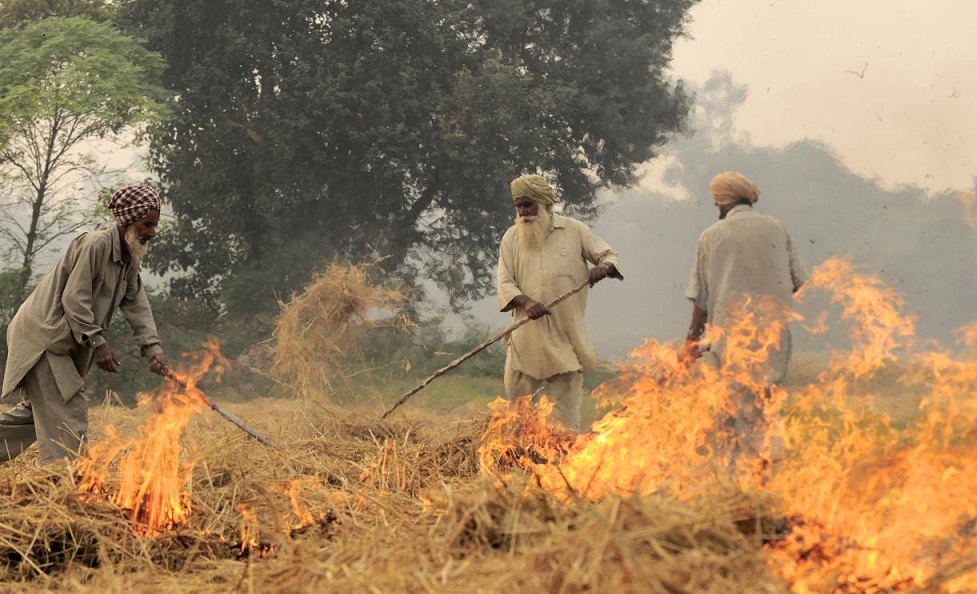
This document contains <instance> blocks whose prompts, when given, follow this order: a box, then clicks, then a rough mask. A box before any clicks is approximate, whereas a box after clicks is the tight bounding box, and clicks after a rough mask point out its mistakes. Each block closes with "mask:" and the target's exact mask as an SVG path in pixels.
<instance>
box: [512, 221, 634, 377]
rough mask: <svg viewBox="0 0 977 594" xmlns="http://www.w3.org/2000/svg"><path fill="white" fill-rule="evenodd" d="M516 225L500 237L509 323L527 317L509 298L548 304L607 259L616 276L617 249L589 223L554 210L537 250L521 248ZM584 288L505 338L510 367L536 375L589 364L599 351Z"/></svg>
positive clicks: (619, 266)
mask: <svg viewBox="0 0 977 594" xmlns="http://www.w3.org/2000/svg"><path fill="white" fill-rule="evenodd" d="M516 233H517V229H516V227H515V226H513V227H511V228H510V229H509V230H508V231H506V233H505V235H503V236H502V242H501V245H500V247H499V265H498V273H497V277H496V288H497V291H498V299H499V309H500V310H501V311H503V312H505V311H510V310H511V311H512V321H513V323H515V322H519V321H520V320H522V319H524V318H526V312H525V311H523V310H522V308H519V307H514V304H513V302H512V300H513V299H514V298H516V297H518V296H519V295H525V296H527V297H530V298H532V299H534V300H536V301H539V302H540V303H544V304H545V303H549V302H550V301H552V300H554V299H556V298H557V297H559V296H560V295H562V294H563V293H565V292H567V291H569V290H571V289H574V288H576V287H578V286H580V285H581V284H582V283H584V282H585V281H586V280H587V271H588V269H589V266H588V262H589V263H592V264H611V265H613V266H614V268H615V269H616V271H617V272H616V275H618V276H620V272H621V262H620V260H619V258H618V254H617V253H616V252H614V251H613V250H612V249H611V247H610V246H609V245H608V244H607V242H605V241H604V240H603V239H601V238H600V237H598V236H597V234H595V233H594V232H593V231H592V230H591V229H590V227H588V226H587V225H585V224H583V223H581V222H579V221H577V220H574V219H571V218H569V217H564V216H561V215H553V216H552V220H551V223H550V230H549V233H548V234H547V235H546V237H545V239H544V240H543V244H542V246H541V248H540V249H539V250H538V251H537V250H533V251H530V250H523V249H522V248H521V247H520V245H519V242H518V238H517V235H516ZM586 308H587V289H583V290H582V291H580V292H579V293H577V294H575V295H573V296H572V297H570V298H569V299H567V300H565V301H563V302H562V303H560V304H559V305H557V306H555V307H554V308H553V309H552V313H551V315H548V316H543V317H542V318H539V319H537V320H533V321H532V322H529V323H528V324H524V325H523V326H522V327H520V328H518V329H517V330H516V331H514V332H513V333H512V334H510V335H509V336H508V338H507V340H506V344H507V350H506V356H507V357H508V359H509V363H510V365H511V366H512V368H513V369H515V370H516V371H520V372H522V373H525V374H526V375H529V376H530V377H533V378H535V379H540V380H542V379H547V378H549V377H552V376H554V375H557V374H560V373H567V372H571V371H579V370H582V369H588V368H590V367H592V366H593V365H594V364H595V363H596V362H597V354H596V352H595V350H594V346H593V342H592V341H591V339H590V334H589V333H588V332H587V327H586V325H585V324H584V313H585V311H586Z"/></svg>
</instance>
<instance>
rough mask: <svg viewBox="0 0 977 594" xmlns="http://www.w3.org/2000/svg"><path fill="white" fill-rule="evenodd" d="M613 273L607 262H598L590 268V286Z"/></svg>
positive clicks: (588, 277) (588, 274)
mask: <svg viewBox="0 0 977 594" xmlns="http://www.w3.org/2000/svg"><path fill="white" fill-rule="evenodd" d="M610 273H611V267H610V266H609V265H607V264H598V265H597V266H594V267H593V268H591V269H590V270H588V271H587V280H588V281H590V286H591V287H592V286H594V285H596V284H597V283H598V282H599V281H602V280H604V279H605V278H607V276H608V275H609V274H610Z"/></svg>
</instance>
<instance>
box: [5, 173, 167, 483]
mask: <svg viewBox="0 0 977 594" xmlns="http://www.w3.org/2000/svg"><path fill="white" fill-rule="evenodd" d="M108 207H109V210H111V211H112V214H113V215H114V217H115V220H116V226H114V227H111V228H109V229H103V230H100V231H94V232H91V233H83V234H81V235H79V236H78V237H77V238H75V239H74V240H73V241H72V242H71V244H70V245H69V246H68V249H67V250H66V251H65V253H64V255H63V256H62V257H61V260H60V261H59V262H58V263H57V265H55V267H54V268H53V269H52V270H51V271H50V272H48V273H47V275H45V276H44V278H42V279H41V281H40V283H38V285H37V287H36V288H35V289H34V291H33V292H32V293H31V294H30V296H29V297H27V299H26V300H25V301H24V303H23V304H21V306H20V309H18V310H17V313H16V314H15V315H14V318H13V320H11V322H10V326H9V327H8V329H7V346H8V352H9V354H8V356H7V367H6V371H5V374H4V378H3V392H2V394H0V397H2V398H3V399H10V398H12V397H13V395H14V394H17V393H19V394H20V399H21V401H20V403H19V404H17V405H16V406H15V407H14V408H13V409H11V410H10V411H8V412H5V413H2V414H0V461H7V460H11V459H13V458H15V457H17V456H18V455H19V454H20V453H21V452H22V451H23V450H24V449H26V448H27V447H28V446H30V445H31V444H32V443H34V442H35V441H37V442H38V448H39V450H40V458H41V462H42V463H45V464H47V463H51V462H55V461H58V460H61V459H64V458H68V457H70V456H73V455H76V454H79V453H80V452H81V451H82V450H83V448H84V445H85V435H86V433H87V431H88V398H87V396H86V395H85V376H86V375H87V374H88V371H89V369H90V368H91V366H92V364H93V363H94V364H95V365H97V366H98V367H100V368H101V369H103V370H104V371H108V372H110V373H114V372H116V371H118V364H119V363H118V359H117V358H116V355H115V352H114V351H113V350H112V347H111V346H109V343H108V342H107V340H106V338H105V333H106V331H107V329H108V327H109V323H110V321H111V319H112V315H113V313H115V310H116V308H118V309H120V310H121V311H122V314H123V315H124V316H125V318H126V321H127V322H128V323H129V326H130V327H131V328H132V334H133V337H134V338H135V340H136V343H137V344H138V345H139V348H140V351H141V353H142V356H143V357H146V358H148V359H149V361H150V363H149V368H150V370H151V371H153V372H155V373H161V372H162V370H163V369H165V367H166V357H165V356H164V355H163V349H162V347H161V346H160V342H159V337H158V335H157V332H156V323H155V321H154V320H153V312H152V310H151V309H150V306H149V300H148V299H147V298H146V291H145V289H144V287H143V284H142V280H141V279H140V278H139V264H140V262H141V261H142V259H143V257H144V256H145V255H146V253H147V251H148V249H149V241H150V240H151V239H153V238H154V237H155V236H156V226H157V224H158V223H159V213H160V199H159V195H158V194H157V193H156V191H155V190H153V189H152V188H149V187H145V186H130V187H126V188H122V189H121V190H118V191H117V192H115V193H114V194H113V195H112V198H111V200H110V201H109V204H108Z"/></svg>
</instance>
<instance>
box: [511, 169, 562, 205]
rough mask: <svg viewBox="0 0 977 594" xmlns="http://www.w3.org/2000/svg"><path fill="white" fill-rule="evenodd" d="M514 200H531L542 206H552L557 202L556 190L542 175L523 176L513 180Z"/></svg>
mask: <svg viewBox="0 0 977 594" xmlns="http://www.w3.org/2000/svg"><path fill="white" fill-rule="evenodd" d="M510 187H511V188H512V200H513V202H515V201H516V200H518V199H519V198H529V199H530V200H532V201H533V202H535V203H537V204H541V205H542V206H546V207H549V206H552V205H553V203H554V202H556V190H554V189H553V186H551V185H550V184H549V183H547V182H546V180H545V179H544V178H543V176H541V175H521V176H519V177H517V178H516V179H514V180H512V184H510Z"/></svg>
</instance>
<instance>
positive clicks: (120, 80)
mask: <svg viewBox="0 0 977 594" xmlns="http://www.w3.org/2000/svg"><path fill="white" fill-rule="evenodd" d="M162 66H163V64H162V61H161V59H160V56H159V55H158V54H155V53H153V52H150V51H147V50H146V49H144V48H143V47H142V46H140V45H139V43H138V42H136V40H134V39H132V38H130V37H127V36H125V35H123V34H121V33H120V32H118V31H117V30H116V29H114V28H113V27H112V26H111V25H109V24H107V23H96V22H94V21H91V20H88V19H86V18H81V17H69V18H60V17H58V18H50V19H45V20H43V21H39V22H36V23H32V24H30V25H28V26H26V27H24V28H23V29H21V30H18V31H14V32H5V33H4V34H3V36H2V37H0V114H2V116H3V117H2V118H0V121H2V122H3V125H2V126H0V140H2V141H3V143H4V144H5V145H6V144H9V143H10V142H11V141H13V140H15V139H17V138H18V136H19V135H22V134H23V133H24V131H25V130H33V129H34V128H33V127H31V126H29V121H30V120H40V121H42V122H44V123H45V124H47V125H51V124H53V125H55V126H57V127H58V128H59V131H60V132H61V133H62V134H64V135H66V136H67V138H68V139H74V138H77V139H90V138H92V137H101V136H104V135H106V134H108V133H110V132H118V131H119V130H121V129H122V128H123V127H125V126H127V125H130V124H133V123H136V122H139V121H142V120H144V119H147V118H149V117H150V116H151V114H154V113H156V112H158V111H159V109H160V108H161V104H162V102H163V101H165V98H166V96H165V94H164V93H163V91H162V89H160V88H159V87H158V86H156V85H155V83H154V79H155V78H156V77H157V76H158V75H159V72H160V71H161V69H162ZM52 136H53V134H52ZM32 137H33V135H32Z"/></svg>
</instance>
